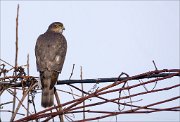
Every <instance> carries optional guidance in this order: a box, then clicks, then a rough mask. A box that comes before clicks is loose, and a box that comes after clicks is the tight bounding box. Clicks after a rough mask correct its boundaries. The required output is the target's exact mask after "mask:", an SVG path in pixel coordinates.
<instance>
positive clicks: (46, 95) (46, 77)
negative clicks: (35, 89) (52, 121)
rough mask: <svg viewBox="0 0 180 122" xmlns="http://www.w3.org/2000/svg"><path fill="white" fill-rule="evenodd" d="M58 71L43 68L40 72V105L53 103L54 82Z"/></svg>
mask: <svg viewBox="0 0 180 122" xmlns="http://www.w3.org/2000/svg"><path fill="white" fill-rule="evenodd" d="M58 75H59V73H58V72H54V71H48V70H45V71H43V72H40V77H41V84H42V98H41V105H42V106H43V107H50V106H52V105H53V104H54V85H55V84H56V81H57V78H58Z"/></svg>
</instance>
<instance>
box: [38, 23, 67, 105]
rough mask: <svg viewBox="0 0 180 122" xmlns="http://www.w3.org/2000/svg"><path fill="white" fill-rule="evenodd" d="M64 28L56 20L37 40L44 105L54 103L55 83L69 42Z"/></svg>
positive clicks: (42, 103)
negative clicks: (63, 33) (64, 34)
mask: <svg viewBox="0 0 180 122" xmlns="http://www.w3.org/2000/svg"><path fill="white" fill-rule="evenodd" d="M63 30H65V28H64V26H63V24H62V23H60V22H54V23H52V24H51V25H50V26H49V28H48V29H47V31H46V32H45V33H44V34H42V35H40V36H39V37H38V39H37V42H36V46H35V55H36V64H37V70H38V71H39V72H40V80H41V84H42V98H41V105H42V106H43V107H50V106H52V105H53V104H54V85H55V84H56V82H57V79H58V75H59V73H61V70H62V67H63V64H64V59H65V56H66V51H67V42H66V39H65V37H64V36H63V35H62V32H63Z"/></svg>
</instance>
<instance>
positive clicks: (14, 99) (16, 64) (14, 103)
mask: <svg viewBox="0 0 180 122" xmlns="http://www.w3.org/2000/svg"><path fill="white" fill-rule="evenodd" d="M18 19H19V4H18V6H17V16H16V54H15V76H16V75H17V74H16V68H17V66H18V63H17V62H18V61H17V60H18ZM15 82H16V81H15ZM15 95H16V89H14V97H13V108H12V111H14V110H15V106H16V98H15ZM14 116H15V115H14V113H12V116H11V121H13V120H14V118H13V117H14Z"/></svg>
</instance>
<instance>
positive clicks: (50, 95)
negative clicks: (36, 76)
mask: <svg viewBox="0 0 180 122" xmlns="http://www.w3.org/2000/svg"><path fill="white" fill-rule="evenodd" d="M53 104H54V88H52V89H49V88H48V87H45V88H43V89H42V98H41V105H42V106H43V107H45V108H46V107H50V106H52V105H53Z"/></svg>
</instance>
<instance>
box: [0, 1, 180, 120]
mask: <svg viewBox="0 0 180 122" xmlns="http://www.w3.org/2000/svg"><path fill="white" fill-rule="evenodd" d="M18 3H19V5H20V13H19V14H20V15H19V59H18V64H19V65H24V64H26V60H27V58H26V57H27V54H28V53H29V55H30V75H34V76H38V75H39V74H38V72H37V71H36V64H35V55H34V46H35V43H36V39H37V37H38V36H39V35H40V34H42V33H44V32H45V31H46V30H47V28H48V26H49V24H51V23H52V22H55V21H60V22H62V23H63V24H64V26H65V28H66V30H65V32H64V36H65V37H66V39H67V42H68V51H67V56H66V60H65V64H64V67H63V71H62V74H61V75H60V76H59V79H68V78H69V76H70V73H71V69H72V65H73V64H75V70H74V75H73V77H72V78H73V79H80V76H79V75H80V66H82V67H83V78H101V77H107V78H108V77H117V76H118V75H119V74H120V73H121V72H126V73H128V74H129V75H136V74H138V73H143V72H147V71H150V70H154V66H153V63H152V60H155V62H156V65H157V67H158V69H173V68H180V65H179V61H180V60H179V58H180V57H179V33H180V32H179V26H180V25H179V21H180V20H179V1H92V2H90V1H86V2H83V1H60V2H58V1H37V2H35V1H26V2H24V1H1V59H3V60H5V61H7V62H9V63H10V64H12V65H14V56H15V18H16V9H17V4H18ZM177 80H178V79H176V81H177ZM176 83H177V82H176ZM103 85H104V86H105V84H103ZM90 86H92V85H90ZM90 86H85V88H87V89H89V88H91V87H90ZM59 88H60V89H61V88H62V87H61V86H59ZM62 89H63V88H62ZM64 89H65V90H69V87H67V88H64ZM173 94H174V95H176V94H178V89H176V90H174V91H172V92H171V91H170V92H169V94H168V95H173ZM160 95H162V96H159V97H163V96H166V95H167V94H160ZM65 97H66V96H63V95H62V98H61V99H62V102H63V101H66V100H68V99H72V98H71V97H70V98H66V100H65ZM39 98H40V97H39ZM39 98H38V97H36V98H35V99H36V100H37V101H40V100H39ZM7 99H8V98H7ZM9 99H11V98H9ZM144 99H146V98H144ZM147 99H149V100H150V101H151V100H152V101H153V100H154V98H153V97H151V98H147ZM1 101H3V102H4V101H7V100H4V99H3V96H2V98H1ZM38 104H39V106H40V103H38V102H37V106H38ZM176 104H178V102H176ZM107 108H108V109H109V107H107ZM39 109H40V110H42V108H41V107H40V108H39ZM110 109H113V108H111V107H110ZM6 114H7V113H6ZM1 116H2V120H6V118H7V117H5V116H4V114H1ZM17 118H18V117H17ZM179 119H180V118H179V113H178V112H161V113H153V114H138V115H132V114H129V115H119V116H118V121H123V120H124V121H125V120H126V121H147V120H148V121H157V120H160V121H178V120H179ZM104 120H106V121H110V120H111V121H115V117H110V118H106V119H104Z"/></svg>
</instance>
